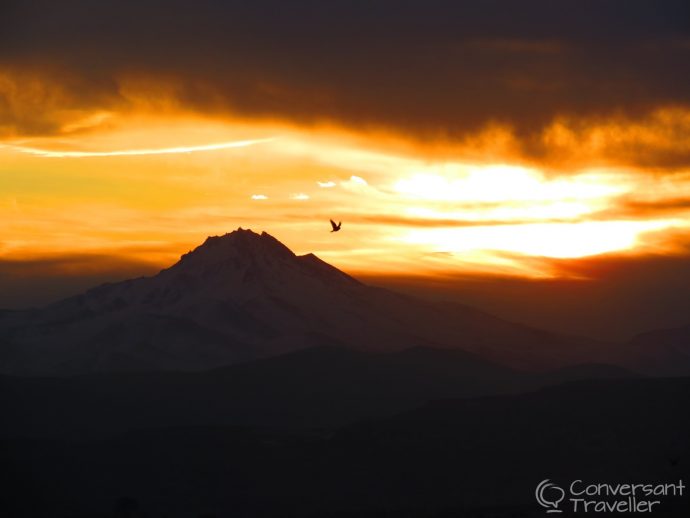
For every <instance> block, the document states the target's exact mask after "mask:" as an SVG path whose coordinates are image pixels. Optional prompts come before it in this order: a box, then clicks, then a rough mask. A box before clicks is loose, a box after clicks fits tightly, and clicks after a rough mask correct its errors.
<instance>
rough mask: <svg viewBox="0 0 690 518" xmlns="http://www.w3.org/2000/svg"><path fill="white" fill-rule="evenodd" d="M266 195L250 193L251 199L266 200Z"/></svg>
mask: <svg viewBox="0 0 690 518" xmlns="http://www.w3.org/2000/svg"><path fill="white" fill-rule="evenodd" d="M267 199H268V196H266V195H265V194H252V200H267Z"/></svg>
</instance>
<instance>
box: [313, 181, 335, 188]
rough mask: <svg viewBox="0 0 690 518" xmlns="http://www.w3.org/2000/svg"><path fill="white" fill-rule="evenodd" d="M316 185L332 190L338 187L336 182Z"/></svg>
mask: <svg viewBox="0 0 690 518" xmlns="http://www.w3.org/2000/svg"><path fill="white" fill-rule="evenodd" d="M316 184H317V185H318V186H319V187H322V188H324V189H330V188H331V187H335V185H336V184H335V182H316Z"/></svg>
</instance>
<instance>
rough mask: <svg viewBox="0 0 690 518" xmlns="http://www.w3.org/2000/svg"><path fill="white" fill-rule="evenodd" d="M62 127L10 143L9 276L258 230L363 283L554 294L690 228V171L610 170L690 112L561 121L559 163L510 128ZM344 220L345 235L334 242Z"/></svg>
mask: <svg viewBox="0 0 690 518" xmlns="http://www.w3.org/2000/svg"><path fill="white" fill-rule="evenodd" d="M142 105H143V103H142ZM59 115H60V124H61V126H60V130H59V131H58V132H56V133H54V134H49V135H44V136H21V135H8V136H6V137H5V138H4V139H3V141H2V147H0V220H2V221H3V222H4V224H3V232H2V242H1V243H0V258H3V259H5V260H15V261H16V260H28V259H32V260H36V259H40V258H48V257H55V256H60V255H65V254H67V255H69V254H99V255H112V256H117V257H121V258H126V259H135V260H140V261H144V262H147V263H153V264H155V265H160V266H165V265H167V264H170V263H171V262H174V261H175V260H176V258H177V257H178V256H179V255H180V254H181V253H183V252H186V251H187V250H188V249H189V248H192V247H194V246H196V245H197V244H199V243H200V242H201V241H203V239H204V237H205V236H207V235H214V234H221V233H225V232H228V231H231V230H233V229H235V228H237V227H239V226H242V227H245V228H247V227H249V228H252V229H254V230H257V231H260V230H266V231H268V232H269V233H271V234H273V235H275V236H276V237H278V238H279V239H281V240H282V241H284V242H285V243H286V244H287V245H288V246H290V247H291V248H292V249H293V250H295V251H296V252H298V253H306V252H315V253H316V254H317V255H319V256H321V257H322V258H323V259H325V260H327V261H329V262H332V263H333V264H335V265H337V266H339V267H341V268H343V269H345V270H347V271H351V272H355V273H390V274H404V273H408V274H415V275H439V274H447V273H448V272H463V273H482V274H486V273H498V274H509V275H517V276H526V277H539V278H544V277H553V276H559V275H563V272H559V271H555V270H553V269H551V268H548V267H545V266H544V263H535V262H534V258H535V257H537V258H538V257H546V258H580V257H589V256H594V255H597V254H605V253H610V252H623V253H625V254H629V255H635V254H649V253H660V252H662V253H669V254H673V253H675V252H677V251H679V250H678V246H677V245H676V240H677V238H678V236H679V235H683V233H684V232H686V231H687V230H688V227H689V226H690V204H688V203H687V200H690V170H683V169H682V168H681V169H679V170H677V171H673V172H672V174H669V173H668V172H667V171H665V172H664V174H663V175H662V174H658V172H656V171H655V170H654V169H653V168H643V167H640V166H635V165H633V164H625V163H617V161H616V160H615V159H612V158H611V157H610V156H609V155H607V153H608V152H609V151H610V150H611V149H615V148H616V146H618V147H620V146H622V145H624V144H626V145H628V146H630V145H634V144H635V143H636V142H641V143H647V144H650V142H651V144H653V145H654V146H656V148H661V149H663V147H664V146H669V145H671V143H669V142H666V141H665V140H664V135H665V134H666V133H665V126H664V125H667V126H668V125H673V126H674V127H676V126H677V125H678V124H679V123H685V124H687V123H688V120H690V115H689V114H688V112H685V111H683V110H680V109H675V110H672V109H665V110H662V109H658V110H656V111H654V112H652V113H651V114H650V115H649V117H648V118H647V119H646V121H645V122H644V123H638V124H637V125H636V126H631V125H621V124H618V123H617V122H616V120H614V119H611V120H606V121H600V122H599V123H598V125H597V124H594V123H592V124H590V125H585V126H583V124H582V123H580V124H579V125H578V126H577V129H574V128H570V127H569V126H568V125H567V121H557V122H554V123H553V124H552V125H550V126H549V127H548V128H546V129H545V130H544V131H543V134H542V138H543V140H544V142H546V143H547V144H549V145H550V146H551V151H552V153H551V154H552V156H547V157H543V158H542V159H541V160H535V159H526V158H525V157H524V156H521V155H520V154H519V152H518V151H516V149H517V145H516V144H515V142H514V140H515V137H514V136H513V135H512V134H511V131H510V129H509V128H505V127H503V128H502V127H496V126H487V128H485V129H484V130H483V131H481V132H478V133H477V134H475V135H472V136H470V137H467V138H464V139H462V140H459V141H456V142H453V141H449V140H448V139H445V140H442V141H441V140H437V141H427V142H419V141H416V140H414V139H410V138H405V135H404V134H401V133H399V134H397V135H394V134H392V133H384V132H382V131H380V130H374V129H370V130H361V131H355V130H352V129H350V130H345V129H342V128H339V127H337V126H335V125H333V124H330V125H328V124H312V125H309V126H305V125H301V126H300V125H295V124H287V123H281V122H278V121H267V120H252V119H247V118H245V119H233V118H230V117H227V116H222V117H214V118H210V117H201V116H198V115H193V114H190V113H188V112H185V111H183V110H181V109H173V108H169V109H167V110H165V111H163V112H156V111H154V110H150V109H147V108H146V107H145V106H141V107H140V108H139V109H138V110H136V111H133V110H131V109H130V110H128V111H126V112H121V113H118V112H112V111H111V112H106V111H95V112H93V113H88V112H82V111H80V112H78V113H71V112H70V113H67V114H59ZM57 116H58V115H56V117H57ZM651 144H650V145H651ZM686 144H687V143H686ZM619 162H620V161H619ZM331 217H332V218H334V219H336V220H342V221H343V222H344V223H343V231H342V232H340V233H338V234H331V233H329V232H328V230H329V224H328V219H329V218H331Z"/></svg>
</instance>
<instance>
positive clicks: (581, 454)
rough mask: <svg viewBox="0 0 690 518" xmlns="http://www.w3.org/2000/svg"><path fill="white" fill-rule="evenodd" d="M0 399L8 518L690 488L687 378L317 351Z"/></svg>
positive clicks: (413, 507) (494, 504)
mask: <svg viewBox="0 0 690 518" xmlns="http://www.w3.org/2000/svg"><path fill="white" fill-rule="evenodd" d="M594 378H599V379H594ZM569 380H570V381H569ZM538 387H542V388H538ZM1 394H2V398H1V399H0V402H1V403H2V409H1V410H2V415H3V416H4V422H3V425H2V432H3V433H2V450H1V455H2V467H3V480H2V484H3V491H2V508H3V513H2V516H8V517H12V518H15V517H16V518H23V517H97V516H98V517H115V516H129V517H135V516H136V517H163V516H166V517H168V518H177V517H180V518H182V517H190V518H198V517H201V516H207V517H212V516H215V517H245V516H246V517H254V516H267V517H268V516H270V517H283V516H300V517H302V516H304V517H316V516H333V517H336V516H337V517H341V516H342V517H345V516H347V517H355V516H357V517H360V516H367V517H368V516H403V517H404V516H420V517H421V516H483V517H489V516H545V511H544V509H542V508H541V507H540V506H539V505H537V503H536V501H535V498H534V490H535V487H536V486H537V484H538V483H539V482H540V481H542V480H544V479H546V478H549V479H551V480H552V481H554V482H557V483H560V484H561V485H566V484H569V483H570V482H571V481H572V480H574V479H582V480H585V481H591V482H596V483H600V482H609V483H625V482H651V483H660V482H677V481H678V479H683V480H685V482H686V484H687V483H688V482H690V412H688V408H689V406H690V378H665V379H647V378H638V377H632V376H631V375H630V374H629V373H626V372H624V371H621V370H619V369H615V368H608V367H605V366H591V365H590V366H584V367H579V368H571V369H568V370H561V371H554V372H548V373H541V374H526V373H521V372H517V371H514V370H511V369H507V368H504V367H499V366H496V365H494V364H491V363H488V362H485V361H483V360H480V359H478V358H476V357H473V356H472V355H467V354H465V353H458V352H453V351H450V352H449V351H435V350H426V349H414V350H410V351H404V352H401V353H395V354H389V355H374V354H363V353H355V352H352V351H345V350H340V349H314V350H310V351H301V352H298V353H293V354H291V355H287V356H284V357H278V358H273V359H269V360H263V361H259V362H253V363H249V364H246V365H236V366H233V367H228V368H225V369H218V370H215V371H210V372H207V373H171V372H167V373H157V374H155V375H154V374H151V375H146V374H141V373H138V374H126V375H125V374H121V375H115V374H113V375H94V376H83V377H74V378H60V379H50V378H43V379H20V378H3V379H2V392H1ZM485 394H493V395H490V396H487V395H485ZM688 502H689V500H688V497H687V494H686V495H684V496H683V497H677V498H669V499H667V500H665V501H664V503H663V505H662V506H661V507H659V508H658V511H656V512H655V513H653V514H652V516H688V514H686V513H687V512H688V509H687V507H688V506H687V504H688ZM562 516H568V514H567V513H563V514H562ZM583 516H587V515H583ZM598 516H601V514H598ZM618 516H620V515H618Z"/></svg>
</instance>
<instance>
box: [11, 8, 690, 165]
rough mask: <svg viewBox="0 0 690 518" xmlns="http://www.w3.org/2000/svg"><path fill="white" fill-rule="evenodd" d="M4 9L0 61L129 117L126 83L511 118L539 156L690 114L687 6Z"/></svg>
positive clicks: (395, 123) (324, 110)
mask: <svg viewBox="0 0 690 518" xmlns="http://www.w3.org/2000/svg"><path fill="white" fill-rule="evenodd" d="M1 9H2V10H1V11H0V35H1V36H0V65H2V66H3V67H4V68H6V69H8V70H15V71H16V70H23V71H26V70H46V71H49V72H50V74H52V75H50V76H49V77H50V79H51V81H52V82H53V84H55V85H59V87H60V89H61V94H60V95H61V96H62V99H63V102H64V103H67V104H68V105H70V106H71V107H85V108H101V107H103V105H106V107H108V106H118V107H122V106H126V105H127V103H128V102H130V101H131V99H129V98H128V95H127V94H126V92H124V90H123V81H124V78H125V77H129V78H132V77H138V78H140V79H141V80H142V81H144V80H146V81H149V82H150V81H154V82H155V81H160V82H161V84H164V85H165V87H164V94H165V95H169V96H172V97H173V98H174V99H175V101H176V102H178V103H180V105H183V106H185V107H187V108H191V109H194V110H198V111H201V112H208V113H218V112H223V113H230V112H232V113H235V114H240V115H245V116H252V117H261V116H271V117H274V116H279V117H285V118H287V119H291V120H294V121H297V122H300V123H310V122H313V121H317V120H330V121H335V122H339V123H342V124H345V125H349V126H354V127H358V128H361V127H367V126H375V127H378V128H389V129H392V130H395V131H399V132H402V133H405V134H409V135H412V136H415V137H417V138H422V139H426V138H451V139H454V138H460V137H462V136H463V135H466V134H468V133H470V132H474V131H477V130H478V129H481V128H483V127H485V126H486V125H487V124H489V123H505V124H508V125H511V126H512V127H514V128H515V130H516V132H517V134H518V135H519V136H520V138H522V139H524V146H525V149H526V151H528V152H530V153H532V154H534V155H537V156H538V155H539V154H540V153H541V154H543V153H544V151H543V149H541V147H543V145H542V143H541V141H540V139H539V138H535V135H539V134H541V131H542V130H543V129H544V127H545V126H547V125H548V124H549V123H550V122H551V121H553V120H554V118H555V117H557V116H574V117H585V118H588V120H591V119H592V118H596V117H599V116H608V115H611V114H616V115H617V116H624V117H625V118H628V119H630V120H635V119H636V118H639V117H643V116H646V115H648V114H649V113H650V110H653V109H655V108H657V107H659V106H681V107H688V106H690V67H688V66H687V63H688V61H689V58H690V29H689V27H690V4H688V3H687V2H686V1H684V0H679V1H654V2H652V1H628V2H625V3H624V4H622V3H621V2H617V1H604V0H601V1H577V2H575V1H572V2H553V1H547V0H541V1H527V2H520V3H516V2H512V1H511V2H509V1H491V0H489V1H484V2H457V1H424V2H422V1H419V2H408V1H376V2H352V1H345V0H339V1H338V0H337V1H328V2H322V1H311V2H306V1H290V2H285V1H282V0H274V1H271V2H266V1H251V2H249V1H242V2H240V1H235V2H221V1H209V0H207V1H196V2H189V1H184V2H183V1H179V0H174V1H165V2H163V1H158V2H155V1H138V2H91V1H85V0H83V1H67V2H53V1H46V0H41V1H33V2H13V1H9V2H7V1H6V2H3V7H2V8H1ZM149 86H151V85H150V84H149ZM158 92H159V93H160V94H161V95H163V90H158ZM46 96H47V97H50V95H49V94H46ZM15 104H16V102H15ZM13 106H14V105H13V104H12V102H11V101H8V100H7V99H5V101H2V100H1V99H0V114H1V116H2V117H3V118H4V119H6V120H5V122H4V125H5V126H12V127H14V129H15V131H16V132H24V133H27V132H34V133H35V132H46V131H50V129H51V128H53V129H54V128H55V126H56V124H53V125H52V126H51V123H50V120H48V121H46V120H43V119H42V117H41V113H44V112H41V110H38V109H34V110H29V109H21V110H20V109H17V108H16V106H14V107H13ZM8 121H10V122H8ZM681 130H682V131H686V130H687V128H685V129H681ZM688 155H689V154H688V153H687V150H685V151H683V152H681V153H679V156H677V157H674V158H673V163H674V164H676V163H687V161H688V158H690V156H688ZM645 156H647V155H645ZM662 158H663V157H656V158H653V160H652V161H653V162H654V163H653V164H652V165H658V164H656V162H657V161H662Z"/></svg>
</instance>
